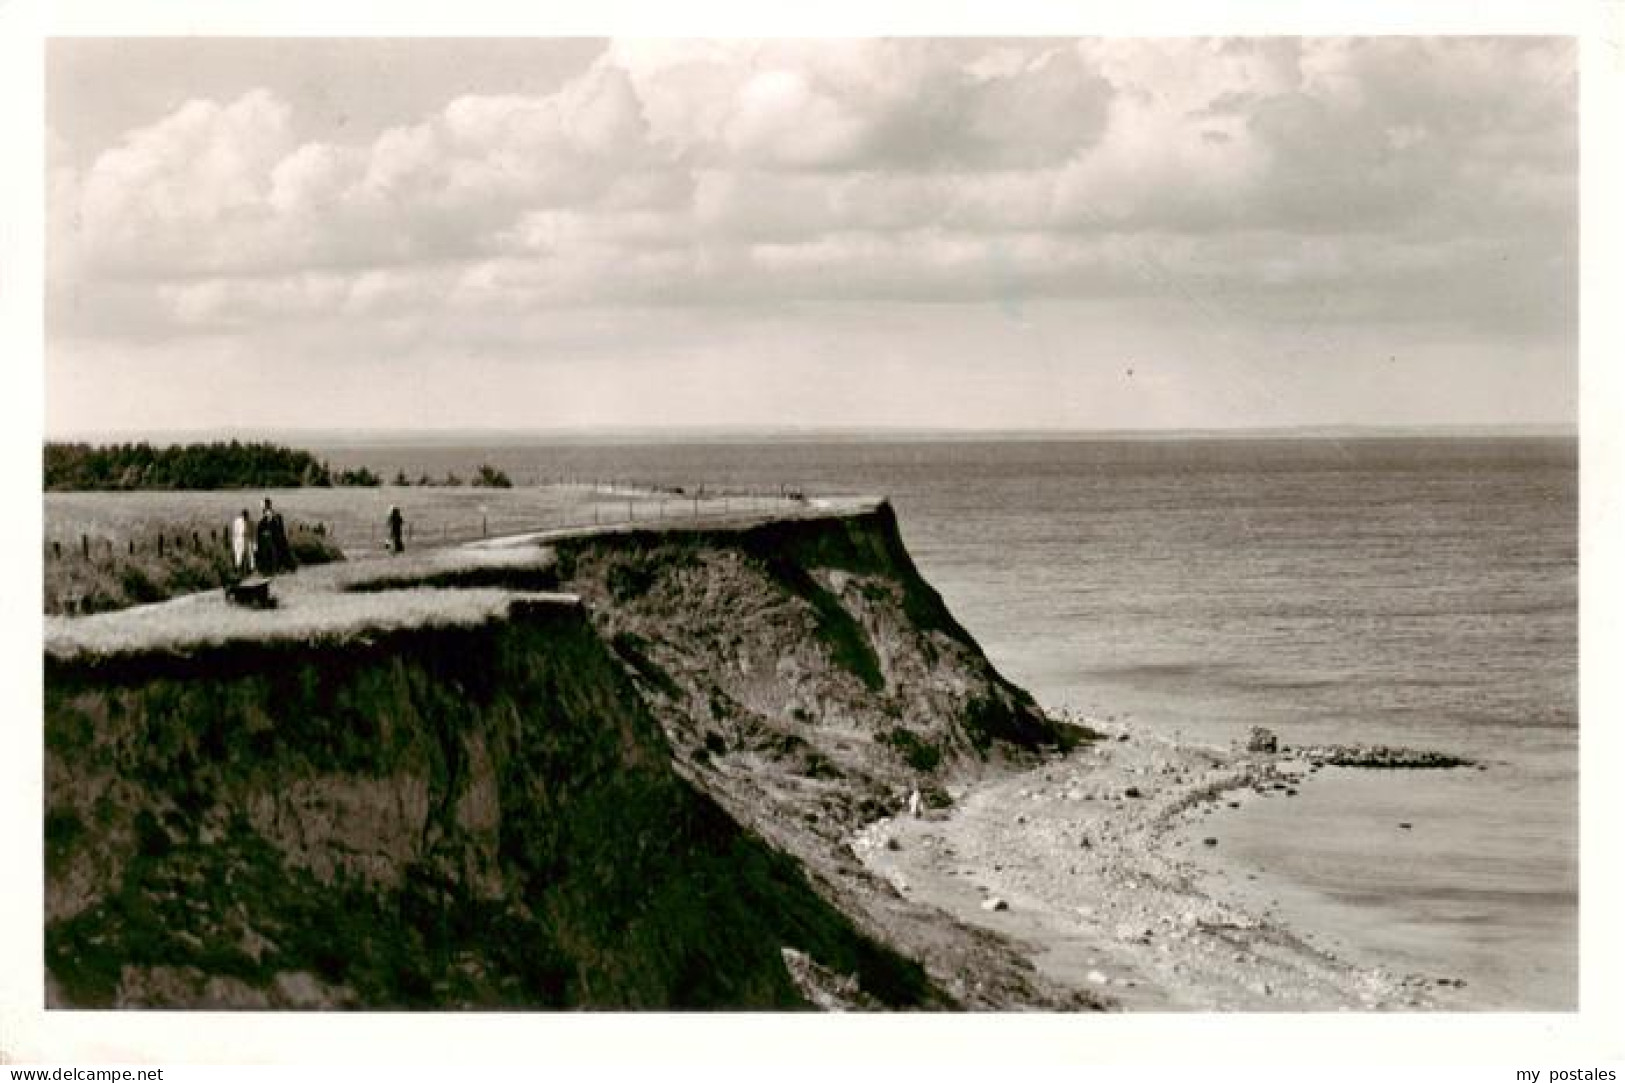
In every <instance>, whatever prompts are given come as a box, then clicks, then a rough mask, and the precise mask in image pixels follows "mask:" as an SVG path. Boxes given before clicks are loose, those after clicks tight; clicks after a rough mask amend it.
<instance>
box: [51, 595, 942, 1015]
mask: <svg viewBox="0 0 1625 1083" xmlns="http://www.w3.org/2000/svg"><path fill="white" fill-rule="evenodd" d="M46 684H47V689H48V692H47V705H46V751H47V791H48V803H49V805H50V816H49V819H48V836H49V837H48V840H47V849H48V852H49V855H50V858H49V862H50V868H49V870H48V874H49V888H50V889H49V890H48V899H47V912H48V919H49V924H48V927H47V932H46V953H47V965H48V969H49V971H50V974H51V975H52V979H53V981H54V982H55V984H56V986H57V988H58V989H59V992H60V997H61V999H62V1002H63V1003H65V1004H71V1005H75V1006H85V1007H97V1006H103V1007H105V1006H113V1005H134V1004H148V1005H175V1006H180V1005H192V1006H200V1005H203V1004H214V1005H217V1006H231V1005H234V1004H235V1005H239V1006H335V1007H368V1008H380V1007H449V1006H465V1007H501V1006H509V1007H518V1006H525V1007H564V1006H587V1007H642V1008H662V1007H758V1008H764V1007H792V1006H797V1005H800V1004H802V1003H803V997H802V995H801V994H800V993H799V992H798V990H797V988H796V986H795V985H794V983H793V982H792V981H791V980H790V978H789V976H788V973H787V971H786V969H785V966H784V962H783V959H782V957H781V949H782V948H784V947H791V948H794V949H797V950H799V951H802V952H804V953H806V954H808V955H809V956H811V957H812V958H814V959H816V960H817V961H818V962H819V963H821V964H822V965H823V966H825V967H827V968H829V969H831V970H833V971H835V972H837V973H841V974H853V975H856V976H857V977H858V980H859V982H860V983H861V985H862V987H863V988H864V989H865V990H866V991H867V992H868V993H869V994H870V995H871V996H875V997H877V998H879V999H880V1000H881V1001H882V1002H884V1003H889V1004H893V1005H899V1006H901V1005H909V1004H914V1005H921V1004H930V1003H933V1002H935V1001H937V1000H939V999H940V997H939V994H936V993H935V992H934V991H933V990H932V988H931V986H930V983H929V982H927V981H926V979H925V977H924V975H923V973H922V972H921V971H920V969H919V968H918V967H917V966H916V965H914V964H910V963H908V962H906V961H905V960H903V959H901V958H899V957H897V956H896V955H895V954H894V953H892V952H890V951H888V950H886V949H885V948H883V947H881V946H880V945H878V944H876V943H874V942H873V941H871V940H869V939H868V938H866V937H864V936H862V935H860V934H858V933H857V932H856V931H855V930H854V929H853V927H852V926H851V924H850V922H849V921H848V920H847V919H846V918H845V917H843V916H842V915H841V914H840V913H839V912H838V911H836V910H834V909H833V908H832V907H830V905H829V904H828V903H827V902H825V901H824V900H822V899H821V898H820V897H819V896H818V895H817V894H816V893H815V892H813V891H812V890H811V888H810V887H809V885H808V884H807V882H806V880H805V877H804V876H803V875H802V873H801V872H800V870H799V869H798V867H797V866H796V864H795V862H793V861H792V860H790V859H789V858H787V857H785V856H784V855H782V854H779V853H776V852H774V851H772V850H771V849H769V848H768V847H766V846H765V845H764V844H763V843H762V842H761V841H760V840H759V839H756V838H754V837H753V836H751V835H750V834H748V833H747V832H744V831H742V830H740V828H739V827H738V825H737V824H736V823H735V822H734V821H733V820H732V819H731V818H730V817H728V816H727V815H726V814H725V813H723V812H722V810H721V809H719V808H718V807H717V806H716V805H715V803H714V802H712V801H711V800H709V799H708V798H706V797H704V796H702V795H700V794H699V793H697V792H695V791H694V790H693V789H692V788H691V787H690V786H689V785H688V784H686V783H684V782H683V781H682V780H681V779H679V778H678V777H677V776H676V775H675V774H674V773H673V772H672V771H671V767H670V754H669V752H668V750H667V747H666V744H665V740H664V737H663V736H662V734H661V732H660V730H659V727H658V726H657V725H656V723H655V722H654V721H653V719H652V718H651V717H650V716H649V715H648V713H647V712H646V710H645V709H644V707H643V705H642V702H641V700H640V699H639V697H638V696H637V695H636V693H635V692H634V691H633V689H632V688H631V686H630V685H629V684H628V683H627V682H626V680H625V678H624V677H623V676H622V675H621V670H620V665H619V663H618V662H617V661H616V660H615V658H614V656H613V655H611V654H610V653H608V652H607V651H606V650H605V649H604V645H603V643H602V642H601V641H600V640H599V639H598V637H597V636H596V635H595V634H594V633H593V631H592V629H591V628H590V626H589V625H588V624H587V623H586V622H585V621H584V620H583V619H582V618H581V616H580V614H579V612H578V611H575V610H571V609H567V608H565V607H561V606H558V605H556V604H555V605H538V606H521V607H520V608H519V610H518V611H516V612H515V614H514V615H513V616H511V617H509V618H508V619H506V620H502V621H492V622H489V623H487V624H485V625H482V626H478V627H474V628H434V629H420V630H408V631H400V632H395V633H390V634H385V635H376V636H366V637H359V638H357V639H356V640H354V641H350V642H345V643H341V644H336V643H332V642H324V643H320V644H314V645H313V644H310V643H302V642H282V643H259V644H256V643H241V642H238V643H228V644H223V645H220V646H217V647H214V648H211V649H209V650H205V651H200V652H198V653H196V654H193V655H191V656H186V657H181V656H177V655H175V654H173V653H169V654H167V655H165V656H164V658H154V659H151V660H150V661H143V659H142V658H141V657H140V656H139V655H135V656H131V657H128V658H125V659H124V660H123V662H122V663H121V664H119V665H117V666H113V667H109V666H107V665H105V664H96V663H95V662H93V661H75V662H64V663H51V664H48V667H47V681H46ZM92 885H94V886H92Z"/></svg>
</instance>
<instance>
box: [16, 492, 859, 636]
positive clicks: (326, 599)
mask: <svg viewBox="0 0 1625 1083" xmlns="http://www.w3.org/2000/svg"><path fill="white" fill-rule="evenodd" d="M883 503H884V502H883V501H880V500H876V499H870V498H847V499H840V500H813V501H809V502H808V503H807V504H806V506H805V509H804V510H800V511H791V512H775V513H773V514H766V515H758V516H746V517H730V518H725V519H721V518H710V517H705V516H701V517H699V518H696V519H693V520H685V519H675V518H673V519H666V520H662V521H659V522H653V523H626V524H618V525H613V526H605V527H583V528H573V529H565V530H554V531H543V532H538V533H531V534H522V535H513V536H510V537H505V538H494V539H490V540H487V541H481V542H477V543H472V544H466V545H462V546H457V547H455V548H447V549H428V550H419V551H416V552H412V553H408V554H405V555H402V556H399V557H393V558H383V557H378V558H371V559H366V560H361V561H354V562H349V563H346V564H340V565H331V566H324V567H317V568H305V569H302V570H301V571H299V572H298V573H296V574H292V575H284V576H279V577H277V578H276V579H274V580H272V584H271V592H272V595H273V597H274V598H275V599H276V606H275V608H272V609H263V610H262V609H250V608H245V607H241V606H236V605H233V604H231V603H229V602H228V601H227V600H226V597H225V594H224V592H223V591H219V590H211V591H206V592H203V593H199V594H191V595H187V596H184V597H180V598H175V599H172V600H170V601H167V602H160V603H157V604H154V605H146V606H137V607H135V608H131V609H123V610H119V611H116V612H110V613H99V614H95V615H92V616H82V617H47V618H46V620H45V653H46V655H47V657H48V658H50V659H52V660H55V661H59V662H65V661H73V660H75V659H81V658H86V657H94V656H97V655H111V654H139V653H145V652H175V651H189V650H196V649H200V648H205V647H209V646H213V645H220V644H225V643H241V642H255V641H290V640H301V639H313V638H334V637H338V638H342V637H346V636H351V635H362V634H366V633H368V632H383V631H394V630H401V629H409V628H418V627H434V626H447V625H469V624H475V623H479V622H482V621H485V620H489V619H491V618H493V617H499V616H502V615H505V614H506V613H507V612H508V610H509V607H510V605H511V603H513V602H515V601H517V600H521V599H522V600H525V601H529V602H539V603H543V604H549V603H551V604H558V605H561V606H574V605H577V604H579V601H578V599H577V598H576V597H575V596H574V595H570V594H559V593H554V592H552V591H551V590H550V588H551V587H553V586H554V585H555V584H556V579H555V576H554V567H555V557H554V552H553V550H552V549H551V548H549V547H548V546H547V544H546V543H548V542H550V541H561V540H566V539H588V538H596V537H613V536H618V535H624V534H632V533H650V532H654V533H660V534H671V535H674V536H676V535H682V534H688V533H693V532H702V533H708V534H714V533H720V532H726V533H732V532H740V533H743V532H747V531H750V530H753V529H757V528H760V527H761V526H763V525H764V524H771V523H779V522H809V521H819V520H841V519H848V518H852V517H854V516H861V515H867V514H872V513H873V512H874V511H876V510H877V509H879V508H880V507H881V506H882V505H883Z"/></svg>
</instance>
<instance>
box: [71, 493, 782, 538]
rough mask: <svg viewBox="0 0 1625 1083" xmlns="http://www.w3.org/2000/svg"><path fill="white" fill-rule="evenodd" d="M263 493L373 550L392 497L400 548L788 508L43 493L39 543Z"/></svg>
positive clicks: (596, 500) (622, 497) (296, 523)
mask: <svg viewBox="0 0 1625 1083" xmlns="http://www.w3.org/2000/svg"><path fill="white" fill-rule="evenodd" d="M265 496H269V497H270V498H271V499H272V501H273V502H274V503H275V504H276V506H277V508H278V510H280V511H281V512H282V514H283V516H284V518H286V520H287V522H288V527H289V529H290V530H298V529H299V528H300V527H304V528H307V529H314V528H316V527H317V526H320V527H321V528H322V530H323V531H324V533H325V534H326V536H327V537H328V538H329V539H331V540H333V541H334V542H336V544H338V545H339V546H340V547H341V548H343V549H344V550H346V551H347V552H354V553H365V552H366V551H369V550H374V551H376V550H381V549H382V548H383V545H384V539H385V537H386V536H387V531H386V530H385V526H384V520H385V517H386V516H387V515H388V514H389V509H390V506H391V505H398V506H399V507H400V509H401V514H402V515H403V516H404V517H405V519H406V527H407V544H408V546H409V547H425V546H437V545H445V544H455V543H459V542H465V541H471V540H473V539H475V538H480V537H485V536H492V537H495V536H498V535H502V534H518V533H524V532H526V531H532V530H549V529H554V528H558V527H567V526H584V525H590V524H594V523H620V522H626V521H628V520H629V519H630V520H634V521H642V520H656V519H670V518H679V517H684V516H693V515H695V514H697V513H698V514H703V515H707V516H714V515H716V514H718V513H722V512H746V511H756V512H762V511H772V510H775V509H776V508H780V507H785V508H788V507H792V506H794V505H793V503H792V502H790V501H786V500H779V499H777V498H774V497H741V496H734V497H729V498H726V499H725V498H722V497H707V498H706V499H704V500H701V501H699V502H698V504H696V502H695V501H694V500H692V499H685V498H683V497H680V496H676V495H673V494H670V493H665V494H662V493H655V492H649V491H631V492H627V491H620V492H609V491H599V490H594V489H592V488H590V487H585V486H581V487H577V486H545V487H541V488H517V489H475V488H449V487H445V488H429V487H417V486H404V487H397V486H391V485H385V486H380V487H378V488H376V489H373V488H344V489H282V490H270V491H268V492H259V491H253V492H247V491H241V492H132V493H46V494H45V542H46V548H47V549H50V548H51V543H53V542H55V543H59V544H60V545H61V546H62V547H63V549H64V550H67V549H70V548H75V547H79V546H81V544H82V539H83V538H89V539H90V541H91V548H92V549H93V550H94V549H96V548H97V546H98V543H99V545H100V548H101V549H102V550H103V551H105V550H106V549H107V546H108V544H109V543H111V544H112V546H113V548H114V549H115V550H124V549H127V548H128V543H129V542H130V541H132V540H133V541H135V542H136V543H137V545H140V544H142V543H143V542H144V541H146V542H149V543H150V542H151V540H152V539H153V538H154V537H155V536H156V535H157V534H158V533H159V532H160V531H170V532H171V533H173V531H174V530H175V529H177V528H179V527H184V528H185V530H186V531H187V532H190V531H191V530H195V529H202V530H203V531H204V536H205V537H207V531H208V530H211V529H212V530H222V531H223V530H225V529H226V528H227V527H229V525H230V523H231V520H232V518H233V517H234V516H235V515H236V514H237V513H238V512H239V511H241V510H242V509H243V508H247V509H248V511H249V515H250V517H251V518H258V516H259V505H260V499H261V498H262V497H265Z"/></svg>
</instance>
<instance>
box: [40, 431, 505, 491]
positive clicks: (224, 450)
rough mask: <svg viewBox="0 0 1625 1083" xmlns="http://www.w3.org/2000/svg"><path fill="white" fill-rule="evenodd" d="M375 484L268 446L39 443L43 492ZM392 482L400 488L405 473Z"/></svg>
mask: <svg viewBox="0 0 1625 1083" xmlns="http://www.w3.org/2000/svg"><path fill="white" fill-rule="evenodd" d="M381 484H383V479H382V478H380V477H379V476H378V475H377V474H375V473H373V472H372V471H371V470H368V469H367V468H366V467H364V466H362V467H356V468H354V469H342V470H334V469H333V468H332V467H330V466H329V465H328V464H327V463H325V462H319V461H318V460H317V459H316V458H315V456H313V455H311V454H310V452H308V451H300V450H297V449H295V448H289V447H283V446H281V445H280V444H270V443H246V444H245V443H242V442H240V441H237V440H233V441H231V442H230V443H223V442H218V441H217V442H215V443H209V444H172V445H170V446H167V447H154V446H153V445H151V444H148V443H145V442H143V443H138V444H108V445H92V444H65V443H48V444H46V445H45V488H46V490H47V491H49V492H65V491H73V490H89V491H106V490H114V491H131V490H138V489H171V490H174V489H188V490H200V489H296V488H301V487H311V486H315V487H323V488H325V487H328V486H333V485H344V486H350V485H359V486H377V485H381ZM395 484H397V485H408V484H410V482H408V481H407V479H406V474H405V472H404V471H403V472H401V473H399V474H397V475H396V476H395ZM418 484H419V485H461V484H463V480H462V479H461V478H459V477H457V476H456V475H455V474H447V475H446V477H445V480H444V481H434V480H431V479H430V478H429V477H428V476H427V475H425V476H424V477H422V478H420V479H419V480H418ZM470 484H472V485H476V486H487V487H489V488H493V489H508V488H511V487H512V486H513V482H512V481H511V480H509V478H508V475H507V474H505V473H503V472H502V471H501V470H498V469H496V468H495V467H493V466H489V465H482V466H481V467H480V470H479V473H478V474H477V475H476V476H475V477H474V478H473V479H472V481H471V482H470Z"/></svg>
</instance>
